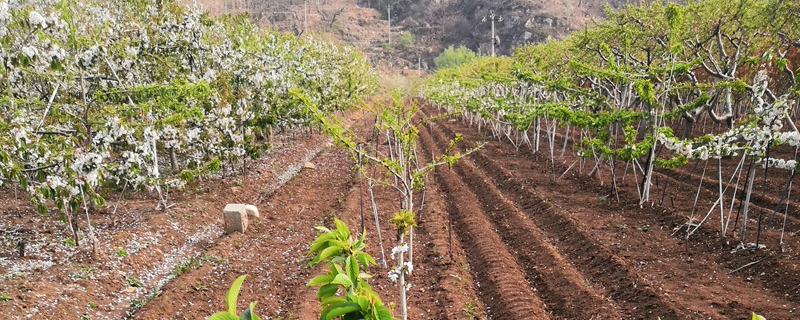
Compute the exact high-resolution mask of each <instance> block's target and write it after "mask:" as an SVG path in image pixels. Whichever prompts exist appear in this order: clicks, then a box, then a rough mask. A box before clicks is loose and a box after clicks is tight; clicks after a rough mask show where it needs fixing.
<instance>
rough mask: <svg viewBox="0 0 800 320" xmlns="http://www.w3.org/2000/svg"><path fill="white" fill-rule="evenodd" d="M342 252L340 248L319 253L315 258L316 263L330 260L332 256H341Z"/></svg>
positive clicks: (328, 248)
mask: <svg viewBox="0 0 800 320" xmlns="http://www.w3.org/2000/svg"><path fill="white" fill-rule="evenodd" d="M341 252H342V249H341V248H339V247H327V248H325V250H322V252H320V253H319V255H318V256H317V257H316V258H314V260H315V261H317V262H319V261H322V260H325V259H327V258H329V257H330V256H332V255H335V254H339V253H341Z"/></svg>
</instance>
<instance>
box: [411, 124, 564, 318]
mask: <svg viewBox="0 0 800 320" xmlns="http://www.w3.org/2000/svg"><path fill="white" fill-rule="evenodd" d="M420 138H421V140H422V146H423V149H424V151H423V152H425V153H426V154H429V155H430V154H431V151H432V150H437V148H436V146H435V145H434V142H433V141H432V140H431V137H430V136H428V135H427V134H426V132H424V131H423V132H421V134H420ZM437 153H438V152H437ZM444 170H448V169H446V168H440V169H438V170H437V172H436V174H435V176H436V181H437V183H438V184H439V186H440V188H441V190H442V191H443V192H444V193H445V194H446V195H447V197H446V198H447V204H448V210H449V211H450V214H451V216H452V217H453V218H455V226H454V231H455V232H456V234H457V236H458V237H459V238H460V240H461V243H462V244H463V245H464V250H465V251H466V253H467V256H468V258H469V261H470V264H471V266H472V268H473V270H474V272H475V273H476V275H477V280H478V284H477V285H479V286H480V288H481V291H483V293H484V294H483V295H482V298H483V302H484V304H485V305H486V306H487V309H488V312H487V313H488V314H489V316H490V317H492V318H493V319H549V318H550V315H549V314H548V313H547V312H546V311H545V310H546V308H545V305H544V303H543V302H542V301H541V300H540V298H539V296H538V295H537V294H536V293H535V292H534V291H533V290H531V288H530V287H529V286H527V285H523V284H524V283H527V281H526V280H525V276H524V273H523V272H522V270H520V266H519V265H517V263H516V261H515V259H514V257H513V255H512V254H511V253H510V252H509V251H508V248H507V247H506V246H505V244H504V243H503V241H502V240H501V239H500V237H499V236H498V234H497V233H496V232H495V231H494V228H493V226H492V224H491V222H489V219H488V218H487V216H486V213H485V212H483V210H482V209H481V205H480V204H479V203H478V202H477V201H476V200H475V199H476V196H475V194H473V193H472V192H471V191H470V190H469V188H468V187H467V186H465V185H464V182H463V181H461V180H460V179H459V178H458V177H457V176H455V175H453V174H446V173H444V172H441V171H444Z"/></svg>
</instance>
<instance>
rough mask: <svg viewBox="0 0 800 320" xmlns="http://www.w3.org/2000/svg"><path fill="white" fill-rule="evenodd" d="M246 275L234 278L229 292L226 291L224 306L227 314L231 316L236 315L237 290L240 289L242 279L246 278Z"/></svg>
mask: <svg viewBox="0 0 800 320" xmlns="http://www.w3.org/2000/svg"><path fill="white" fill-rule="evenodd" d="M247 276H248V275H246V274H245V275H242V276H240V277H238V278H236V280H235V281H233V284H232V285H231V288H230V290H228V294H227V295H226V296H225V304H226V305H228V312H230V313H232V314H236V301H237V300H239V289H241V288H242V282H244V278H247Z"/></svg>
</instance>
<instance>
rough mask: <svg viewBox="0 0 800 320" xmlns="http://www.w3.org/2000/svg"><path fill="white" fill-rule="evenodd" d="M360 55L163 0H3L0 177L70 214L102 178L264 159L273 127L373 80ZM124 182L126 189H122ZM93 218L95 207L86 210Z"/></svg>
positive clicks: (151, 178) (333, 105)
mask: <svg viewBox="0 0 800 320" xmlns="http://www.w3.org/2000/svg"><path fill="white" fill-rule="evenodd" d="M374 79H375V78H374V76H373V75H372V73H371V68H370V66H369V64H368V63H367V62H366V60H365V59H364V58H363V56H362V55H361V54H360V53H358V52H357V51H355V50H353V49H350V48H345V47H339V46H335V45H332V44H329V43H324V42H320V41H316V40H313V39H299V38H296V37H293V36H290V35H285V34H280V33H277V32H273V31H265V30H262V29H259V28H258V27H257V26H256V25H254V24H253V23H252V22H251V21H250V20H249V19H248V17H247V16H246V15H236V16H223V17H220V18H213V17H211V16H210V15H208V14H207V13H204V12H202V11H200V10H199V9H198V8H188V9H187V8H186V7H184V6H183V5H182V4H179V3H176V2H174V1H171V0H164V1H137V0H130V1H110V2H109V1H93V0H89V1H72V0H61V1H50V0H35V1H25V2H21V3H20V2H6V1H4V0H3V1H0V83H2V85H0V88H2V89H0V132H3V134H0V186H3V187H14V188H16V187H21V189H23V190H24V191H25V192H27V194H28V195H29V196H30V198H31V200H32V201H33V202H34V203H35V204H37V205H38V207H39V210H40V211H41V212H45V211H47V210H48V208H53V207H55V208H57V209H60V211H61V212H63V213H64V214H65V217H66V218H67V219H68V220H69V221H70V222H71V223H70V225H71V226H73V232H74V233H75V236H76V240H77V235H78V234H77V227H76V223H75V220H76V219H77V215H78V213H79V212H80V211H83V210H80V208H81V207H83V208H84V209H85V208H87V207H89V206H91V204H92V203H95V204H101V203H103V201H104V200H103V197H102V195H101V188H103V187H113V188H121V189H123V190H124V189H125V188H146V189H149V190H154V191H156V192H157V194H158V196H159V207H162V208H163V207H164V205H165V204H164V197H165V193H166V192H165V191H166V190H163V189H165V188H173V189H174V188H181V187H183V186H184V185H185V183H186V182H189V181H191V180H193V179H196V178H198V177H203V176H207V175H208V174H211V173H214V172H218V171H219V170H220V169H221V168H223V167H224V166H227V167H232V166H233V165H235V164H238V163H240V162H241V161H243V159H245V158H248V157H249V158H256V157H258V156H259V154H260V152H261V151H262V150H264V149H265V148H267V147H268V146H269V143H268V142H269V137H270V135H271V133H272V132H273V130H276V129H285V128H291V127H298V126H305V125H309V124H312V123H314V122H313V119H312V117H311V116H310V114H309V110H308V104H309V103H310V102H313V103H314V104H315V105H316V106H319V108H322V110H323V111H324V112H333V111H336V110H342V109H345V108H347V107H349V106H351V104H352V103H353V102H354V101H357V100H359V98H360V97H361V96H363V95H365V94H368V93H370V92H371V91H372V90H373V89H374V83H375V80H374ZM123 192H124V191H123ZM87 219H88V211H87Z"/></svg>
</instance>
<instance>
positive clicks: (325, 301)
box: [319, 296, 347, 307]
mask: <svg viewBox="0 0 800 320" xmlns="http://www.w3.org/2000/svg"><path fill="white" fill-rule="evenodd" d="M345 301H347V299H345V298H344V297H339V296H332V297H326V298H324V299H321V300H319V303H320V305H322V306H323V307H324V306H330V305H334V304H337V303H340V302H345Z"/></svg>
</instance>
